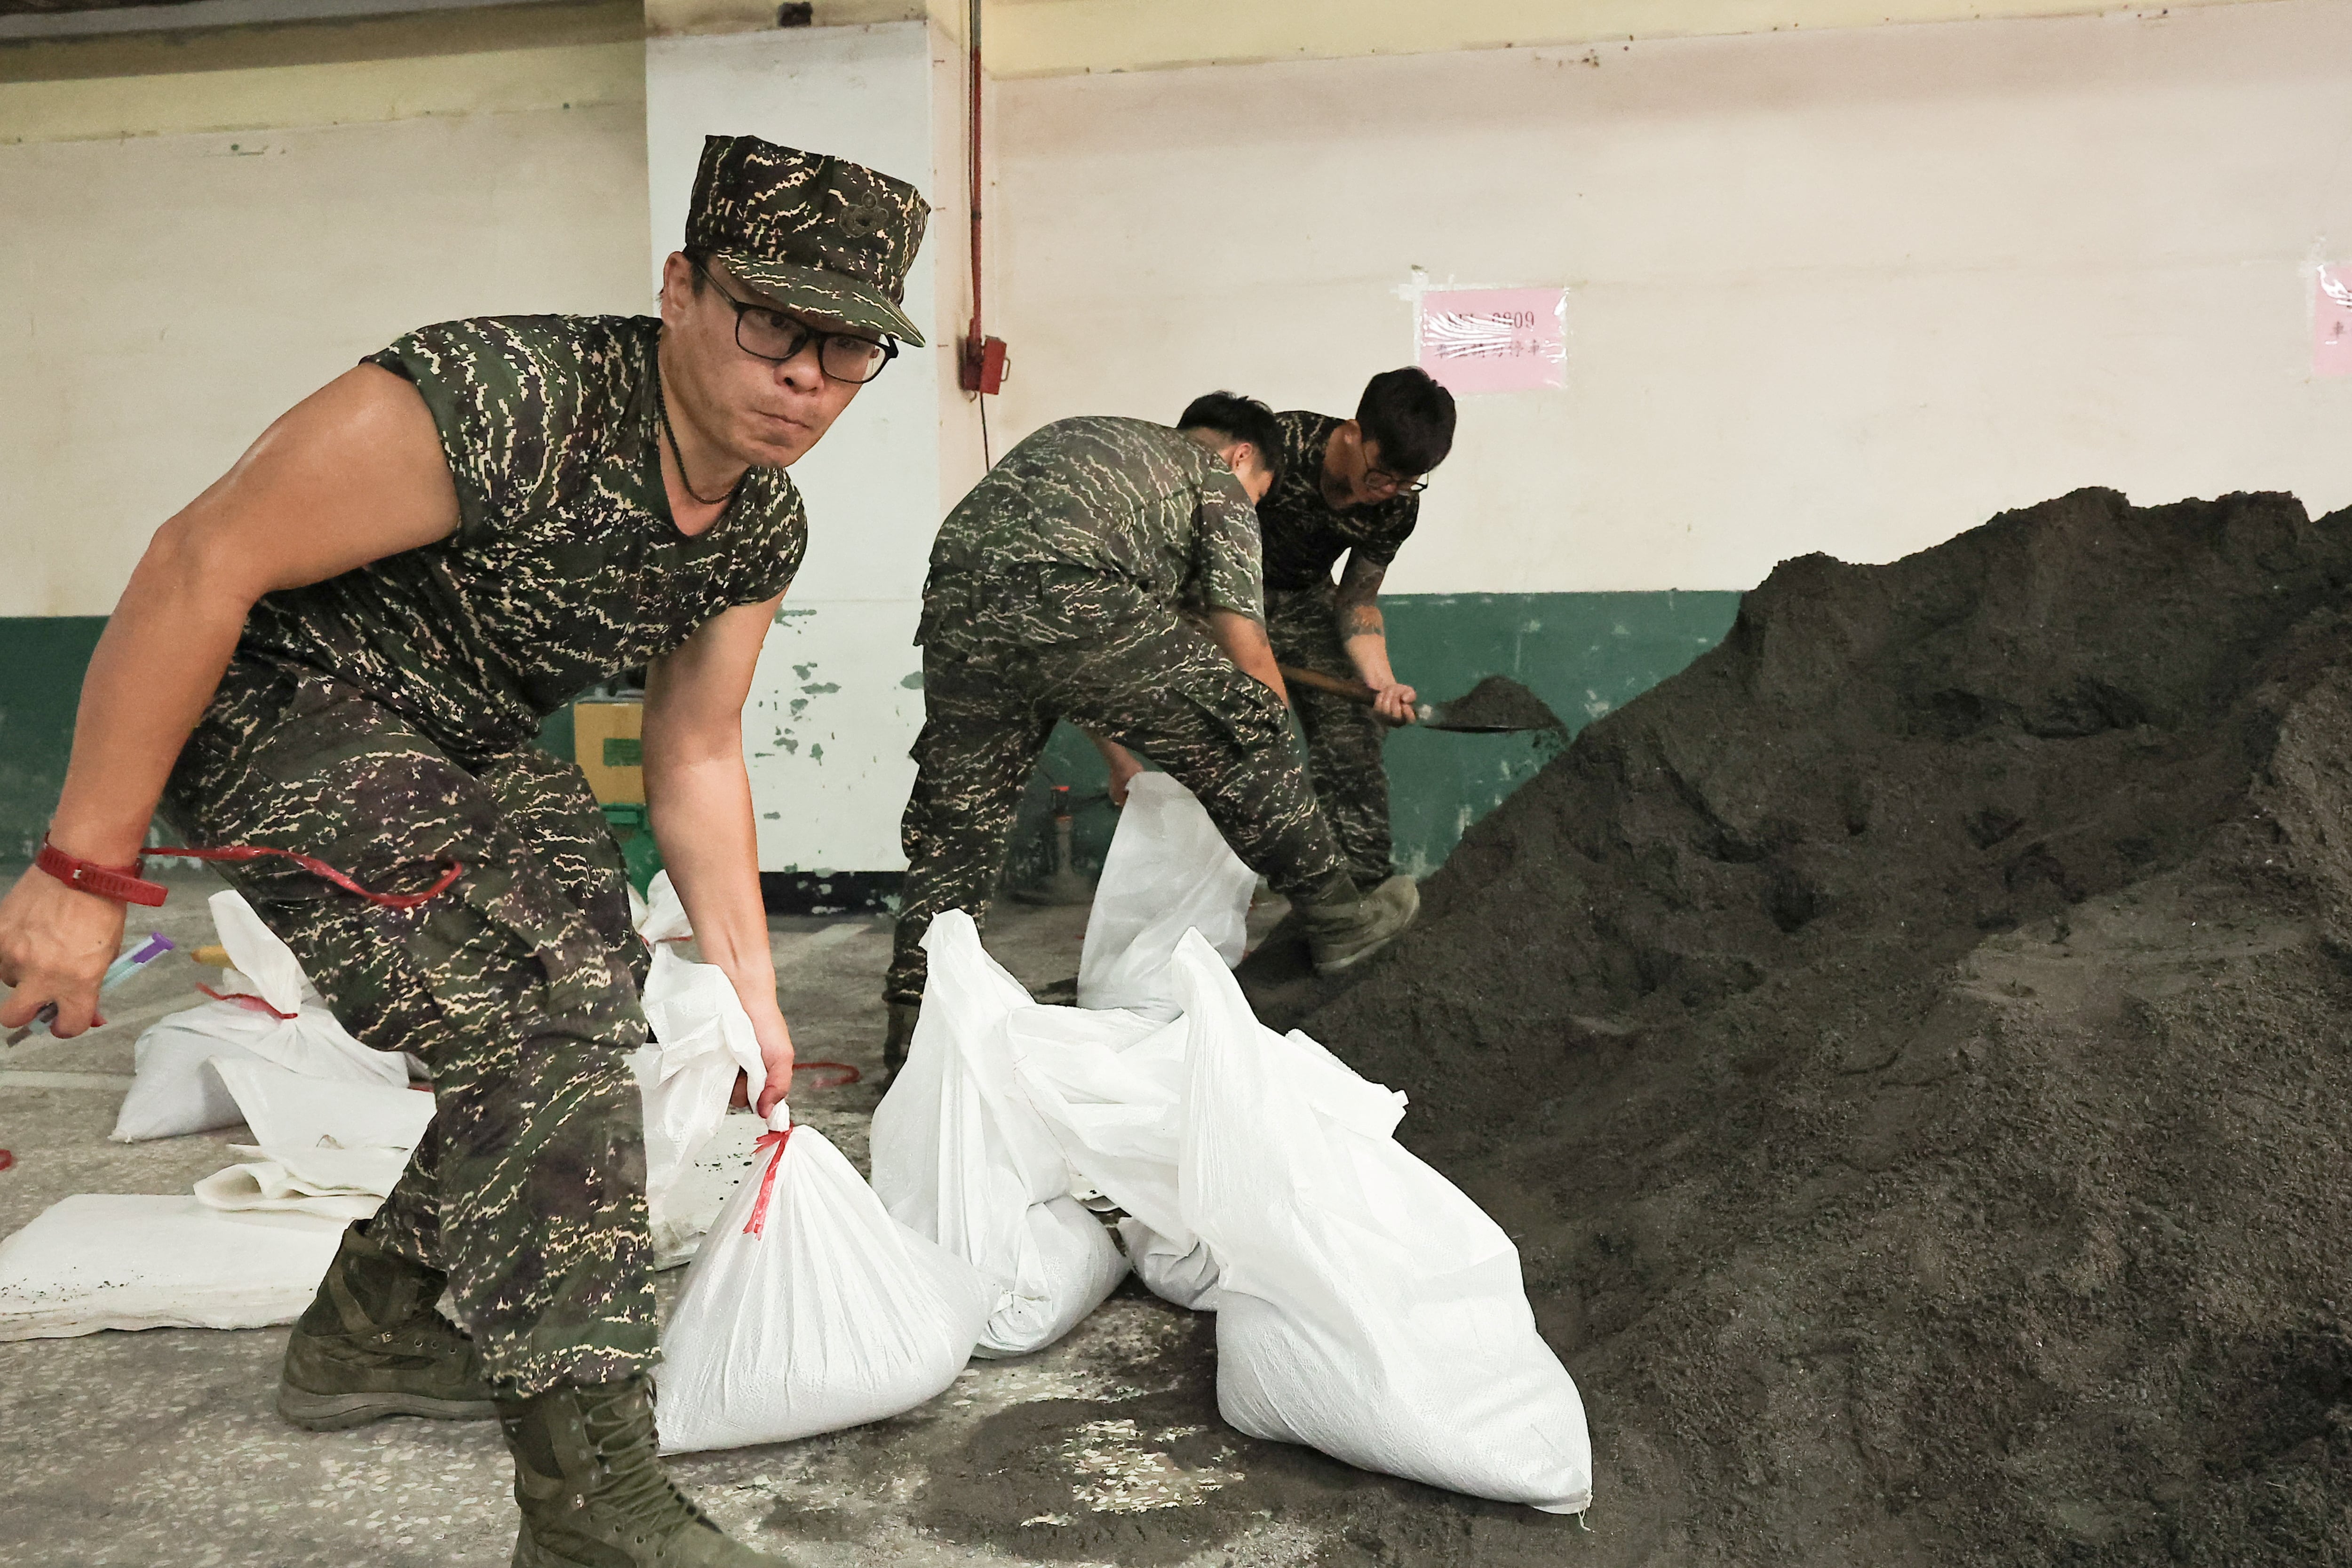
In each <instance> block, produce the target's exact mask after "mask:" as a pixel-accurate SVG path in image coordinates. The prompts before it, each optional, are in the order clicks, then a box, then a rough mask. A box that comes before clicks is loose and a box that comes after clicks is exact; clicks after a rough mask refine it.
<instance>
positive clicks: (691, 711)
mask: <svg viewBox="0 0 2352 1568" xmlns="http://www.w3.org/2000/svg"><path fill="white" fill-rule="evenodd" d="M782 602H783V600H782V595H778V596H777V597H776V598H773V599H771V600H769V601H768V602H767V603H765V604H761V605H739V606H738V607H736V608H734V609H731V610H729V611H727V612H726V613H724V614H723V615H720V616H717V617H715V618H714V619H712V620H709V621H707V622H705V623H704V624H703V625H702V626H700V627H699V628H698V629H697V630H696V632H695V634H694V635H693V636H692V637H688V638H687V640H686V642H685V644H684V645H683V646H681V647H679V648H678V649H677V651H676V652H675V653H672V654H670V655H668V656H667V658H661V659H657V660H656V661H655V662H654V664H653V666H652V668H650V669H648V670H647V671H646V729H645V761H646V805H647V807H648V809H649V812H650V815H651V816H652V818H653V830H654V841H655V842H656V844H658V845H660V846H661V853H662V863H663V864H664V865H665V866H667V868H669V877H670V881H671V882H672V883H673V884H674V885H675V886H676V887H677V896H678V899H679V901H680V902H682V903H683V904H685V906H686V914H687V919H688V921H692V922H693V925H694V936H695V941H696V942H697V943H698V945H699V946H700V947H701V949H702V956H703V959H704V961H705V962H707V963H715V964H717V965H719V968H720V969H721V970H723V971H725V972H726V974H727V978H728V980H729V981H730V983H732V984H733V985H734V987H735V994H736V995H737V996H738V997H739V998H740V1000H741V1001H742V1004H743V1010H744V1012H746V1013H748V1014H749V1015H751V1027H752V1029H753V1031H754V1032H755V1033H756V1034H757V1035H758V1036H759V1037H760V1054H761V1058H762V1059H763V1060H764V1061H765V1062H766V1063H767V1068H768V1087H767V1090H766V1092H765V1093H763V1094H762V1095H761V1097H760V1103H759V1105H758V1107H757V1109H758V1110H759V1111H760V1114H761V1115H762V1116H764V1115H766V1114H767V1113H768V1112H769V1111H770V1110H773V1109H774V1108H775V1102H776V1101H777V1100H782V1099H783V1098H784V1096H785V1095H786V1094H788V1093H790V1092H791V1089H792V1081H793V1036H792V1030H791V1029H790V1028H789V1027H788V1026H786V1025H785V1023H784V1015H783V1012H782V1009H781V1008H779V1007H778V1006H777V1005H776V969H775V963H774V960H773V958H772V956H771V954H770V952H769V949H768V915H767V910H766V909H765V908H764V906H762V904H761V901H760V855H759V844H758V836H757V831H756V828H755V826H754V825H753V821H752V816H751V778H750V776H749V775H748V774H747V773H745V772H744V769H743V702H744V700H745V699H746V698H747V697H749V696H750V695H751V675H752V670H753V668H754V667H755V666H756V665H757V664H758V663H759V660H760V645H761V641H762V640H763V639H764V638H765V637H767V633H768V627H769V626H771V625H772V624H773V623H774V621H775V618H776V606H777V605H780V604H782Z"/></svg>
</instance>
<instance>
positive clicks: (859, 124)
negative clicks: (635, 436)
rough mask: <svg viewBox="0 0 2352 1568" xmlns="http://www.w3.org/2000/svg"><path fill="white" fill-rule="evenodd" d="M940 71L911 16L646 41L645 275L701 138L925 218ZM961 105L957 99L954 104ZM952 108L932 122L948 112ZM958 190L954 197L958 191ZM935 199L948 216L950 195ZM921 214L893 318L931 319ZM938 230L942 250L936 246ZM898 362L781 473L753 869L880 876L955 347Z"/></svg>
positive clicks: (659, 251)
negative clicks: (890, 180)
mask: <svg viewBox="0 0 2352 1568" xmlns="http://www.w3.org/2000/svg"><path fill="white" fill-rule="evenodd" d="M936 85H937V82H936V72H935V69H934V65H933V56H932V47H931V39H930V35H929V31H928V30H927V27H926V26H925V24H923V23H920V22H911V23H902V24H896V25H890V26H871V27H821V28H805V29H793V30H789V31H770V32H761V33H744V34H732V35H720V36H715V37H676V38H657V39H654V40H652V41H650V42H649V43H648V44H647V45H646V146H647V152H648V156H647V168H648V172H649V176H650V181H651V188H652V217H653V265H654V269H655V274H656V275H657V274H658V269H659V266H660V262H661V259H662V258H665V257H667V255H668V254H669V253H670V252H671V251H672V250H674V249H676V248H677V245H678V243H679V241H680V238H681V237H682V236H683V234H684V232H685V226H686V210H687V204H688V198H689V196H690V195H691V192H692V188H693V183H694V173H695V169H696V166H697V163H698V160H699V158H700V156H701V153H702V139H703V137H704V136H705V135H706V134H711V133H727V134H744V133H748V134H751V135H756V136H761V137H764V138H766V139H767V140H769V141H771V142H782V143H783V144H785V145H787V146H793V147H803V148H808V149H811V150H813V151H816V152H824V153H835V154H836V155H838V156H841V157H845V158H849V159H852V160H854V161H856V162H857V163H865V164H866V165H868V166H869V167H871V168H874V169H877V170H879V171H880V172H882V173H884V174H890V175H892V176H895V177H896V178H898V179H902V180H906V181H908V183H910V184H913V185H915V186H916V187H917V188H918V189H919V190H920V191H922V193H923V194H924V195H925V197H926V199H928V200H929V201H930V202H931V203H932V205H934V206H935V207H936V206H939V205H941V202H940V195H939V193H938V191H937V190H936V189H935V188H934V186H935V181H934V178H933V173H932V160H933V156H934V144H933V143H934V122H933V114H934V108H933V101H932V100H933V94H934V91H935V88H936ZM958 103H959V105H960V100H958ZM956 107H957V106H954V105H951V106H950V107H949V108H948V110H946V112H950V113H952V112H955V111H956ZM960 195H961V180H960V179H959V180H958V181H957V182H956V188H955V193H954V196H960ZM948 205H950V207H951V208H952V206H953V205H955V200H954V198H953V197H952V196H951V198H950V202H949V203H948ZM946 216H947V219H948V221H945V222H942V221H940V219H939V218H936V217H935V219H934V222H933V232H932V235H931V237H930V238H929V240H927V241H926V243H925V245H924V247H923V248H922V250H921V252H920V253H919V255H918V257H917V258H916V262H915V266H914V269H913V271H912V272H911V273H910V274H909V275H908V280H907V299H906V305H907V310H908V314H909V315H911V316H912V317H913V318H914V319H915V320H916V321H922V322H932V321H937V320H938V318H939V316H940V309H939V302H938V300H936V298H935V294H936V289H935V274H936V272H937V269H938V267H939V265H940V257H942V256H943V255H948V256H952V255H955V254H960V253H958V252H955V251H953V250H952V245H953V244H954V243H955V242H956V241H957V240H959V239H960V238H961V232H962V231H961V228H959V227H957V226H955V225H954V223H953V222H952V218H953V214H952V212H950V214H948V215H946ZM943 235H944V236H945V237H946V244H945V246H943V243H942V236H943ZM930 335H931V337H932V344H933V346H932V347H931V348H930V349H929V350H910V351H908V352H907V353H903V354H902V355H901V356H900V357H899V359H898V361H897V362H896V363H893V364H892V365H891V366H890V368H889V369H888V370H887V371H886V372H885V373H884V374H882V375H881V376H880V377H879V378H878V379H877V380H876V381H874V382H873V383H871V384H868V385H867V386H866V390H865V391H863V392H861V393H859V394H858V395H857V399H856V402H854V403H853V404H851V405H850V406H849V408H848V410H847V412H845V414H844V415H843V416H842V417H841V420H840V422H839V423H838V424H836V425H835V426H834V427H833V429H832V431H831V432H829V433H828V434H827V435H826V437H825V438H824V442H823V444H822V445H820V446H819V447H817V448H816V450H815V451H814V452H812V453H811V454H809V456H808V457H806V458H803V459H802V460H801V461H800V462H799V463H798V464H796V465H795V466H794V467H793V480H794V482H795V483H797V484H798V485H799V486H800V488H801V489H802V491H803V494H804V495H805V496H806V497H807V500H808V511H809V549H808V558H807V562H806V563H805V564H804V565H803V568H802V570H801V574H800V577H799V580H798V581H797V582H796V583H794V584H793V590H792V594H791V595H790V597H789V598H787V599H786V601H785V605H784V609H783V612H782V615H781V616H779V618H778V621H777V625H776V628H775V630H774V631H772V633H770V634H769V637H768V643H767V647H766V648H765V650H764V651H763V652H762V654H761V660H760V668H759V674H758V677H757V679H756V682H755V684H754V686H753V688H752V693H751V702H750V704H749V705H748V706H747V707H746V709H745V711H744V739H745V742H746V751H747V753H748V756H749V761H750V765H751V787H752V794H753V795H754V797H755V800H756V803H757V807H758V811H759V817H760V822H759V828H760V865H761V869H763V870H769V871H787V870H859V871H872V870H894V869H898V868H902V867H904V866H905V864H906V858H905V857H904V856H903V855H901V854H900V853H899V849H898V817H899V814H900V812H901V811H902V809H903V808H904V806H905V805H906V801H907V793H908V788H909V787H910V786H911V784H913V781H914V764H913V763H911V762H910V761H908V757H907V750H908V747H909V746H910V745H911V744H913V742H914V738H915V733H916V731H918V730H919V728H920V727H921V725H922V691H921V689H920V683H919V679H916V677H917V672H918V671H919V668H920V664H921V660H920V655H919V651H918V650H917V649H916V648H915V647H914V632H915V622H916V618H917V615H918V612H919V608H920V603H921V595H922V585H923V575H924V571H925V567H926V564H927V563H928V560H929V552H930V542H931V536H932V535H933V533H935V532H936V531H938V528H939V521H940V515H941V507H940V495H941V486H942V466H941V465H942V457H941V454H942V450H943V447H945V446H946V445H947V433H946V432H945V431H944V430H943V426H944V425H945V423H946V421H947V419H948V409H949V408H950V404H949V403H947V402H945V401H943V399H942V397H941V392H940V377H941V376H942V375H943V374H945V375H947V376H949V377H950V379H951V378H952V374H953V372H952V368H951V362H950V359H949V357H948V356H949V354H950V353H951V352H952V342H953V340H952V337H951V335H949V334H945V333H932V334H930Z"/></svg>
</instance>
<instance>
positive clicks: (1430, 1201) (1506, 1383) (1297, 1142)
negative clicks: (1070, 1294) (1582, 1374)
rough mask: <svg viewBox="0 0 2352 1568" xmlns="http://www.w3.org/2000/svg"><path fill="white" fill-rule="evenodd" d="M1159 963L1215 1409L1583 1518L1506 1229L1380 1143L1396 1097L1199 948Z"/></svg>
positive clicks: (1579, 1431)
mask: <svg viewBox="0 0 2352 1568" xmlns="http://www.w3.org/2000/svg"><path fill="white" fill-rule="evenodd" d="M1174 968H1175V975H1174V978H1175V982H1176V986H1177V990H1178V992H1179V994H1180V997H1181V1003H1182V1005H1183V1009H1184V1027H1185V1029H1186V1032H1187V1034H1188V1036H1189V1044H1188V1047H1187V1068H1188V1074H1187V1083H1186V1093H1185V1107H1184V1147H1183V1151H1182V1152H1181V1156H1180V1159H1179V1165H1180V1168H1181V1194H1182V1206H1183V1211H1184V1219H1185V1222H1186V1224H1187V1226H1189V1228H1190V1229H1191V1230H1192V1232H1193V1233H1195V1234H1197V1235H1198V1236H1199V1237H1201V1238H1202V1240H1203V1241H1205V1242H1206V1243H1207V1244H1208V1246H1209V1247H1210V1249H1211V1250H1212V1252H1213V1254H1214V1256H1215V1258H1216V1259H1217V1266H1218V1269H1219V1276H1218V1279H1217V1282H1216V1287H1215V1302H1216V1307H1217V1408H1218V1410H1219V1412H1220V1413H1221V1414H1222V1415H1223V1416H1224V1418H1225V1419H1226V1420H1227V1421H1228V1422H1230V1423H1232V1424H1233V1425H1234V1426H1236V1427H1238V1428H1239V1429H1240V1430H1242V1431H1244V1432H1246V1433H1248V1434H1249V1435H1251V1436H1255V1437H1265V1438H1269V1439H1273V1440H1276V1441H1279V1442H1290V1443H1303V1444H1306V1445H1307V1446H1308V1447H1314V1448H1319V1449H1321V1450H1322V1451H1323V1452H1324V1453H1327V1454H1329V1455H1331V1456H1332V1457H1334V1458H1339V1459H1343V1460H1345V1461H1346V1462H1348V1463H1349V1464H1351V1465H1357V1466H1360V1467H1361V1468H1365V1469H1368V1470H1379V1471H1382V1472H1385V1473H1387V1474H1390V1475H1397V1476H1404V1477H1407V1478H1409V1479H1413V1480H1418V1481H1425V1482H1427V1483H1429V1484H1430V1485H1432V1486H1439V1487H1446V1488H1451V1489H1454V1490H1455V1491H1462V1492H1467V1493H1470V1494H1471V1495H1473V1496H1475V1497H1484V1498H1492V1499H1495V1500H1499V1501H1505V1502H1523V1503H1528V1504H1532V1505H1533V1506H1535V1507H1537V1508H1539V1509H1542V1510H1546V1511H1548V1512H1555V1513H1575V1512H1581V1511H1582V1510H1584V1509H1585V1507H1586V1506H1587V1505H1589V1504H1590V1503H1591V1499H1592V1457H1591V1438H1590V1436H1589V1435H1588V1433H1587V1430H1586V1426H1585V1419H1584V1406H1583V1403H1582V1401H1581V1399H1580V1397H1579V1395H1578V1394H1577V1390H1576V1384H1575V1383H1574V1382H1573V1381H1572V1380H1571V1379H1570V1377H1569V1374H1568V1371H1567V1369H1566V1368H1564V1367H1562V1366H1561V1365H1560V1363H1559V1357H1558V1356H1556V1355H1554V1354H1553V1353H1552V1352H1551V1349H1550V1347H1549V1346H1548V1345H1547V1344H1545V1343H1544V1342H1543V1339H1542V1336H1541V1335H1539V1334H1538V1332H1537V1331H1536V1324H1535V1315H1534V1313H1533V1312H1532V1311H1531V1310H1529V1309H1528V1300H1527V1290H1526V1287H1525V1285H1524V1283H1523V1282H1522V1280H1521V1279H1520V1275H1519V1258H1518V1253H1517V1249H1516V1248H1515V1247H1512V1245H1511V1242H1510V1238H1509V1237H1507V1236H1505V1235H1504V1234H1503V1232H1502V1230H1501V1228H1500V1227H1499V1226H1496V1224H1495V1223H1494V1221H1492V1220H1491V1219H1489V1218H1487V1217H1486V1214H1485V1213H1484V1212H1482V1211H1481V1210H1480V1209H1479V1207H1478V1205H1475V1204H1474V1203H1472V1202H1471V1201H1470V1200H1469V1199H1468V1198H1467V1197H1466V1196H1465V1195H1464V1194H1462V1193H1461V1191H1460V1190H1459V1189H1457V1188H1456V1187H1454V1184H1452V1183H1450V1182H1448V1181H1446V1180H1445V1179H1444V1177H1443V1176H1441V1175H1439V1174H1438V1173H1436V1172H1435V1171H1433V1170H1431V1169H1430V1168H1429V1167H1428V1166H1427V1165H1425V1164H1423V1163H1422V1162H1421V1161H1419V1160H1418V1159H1416V1158H1414V1157H1413V1156H1412V1154H1411V1153H1410V1152H1407V1151H1406V1150H1405V1149H1404V1148H1403V1147H1402V1145H1401V1144H1399V1143H1398V1142H1396V1141H1395V1140H1394V1139H1393V1138H1392V1137H1391V1136H1390V1135H1389V1133H1390V1131H1391V1130H1392V1129H1393V1127H1394V1126H1395V1120H1396V1113H1397V1111H1398V1110H1400V1109H1401V1107H1400V1106H1399V1103H1398V1100H1397V1098H1396V1097H1395V1096H1394V1095H1392V1094H1391V1093H1390V1092H1389V1091H1387V1090H1385V1089H1381V1088H1380V1087H1379V1086H1378V1085H1374V1084H1366V1083H1364V1082H1363V1081H1362V1080H1361V1079H1358V1078H1356V1077H1355V1075H1354V1074H1352V1073H1351V1072H1349V1069H1348V1068H1346V1067H1345V1065H1344V1064H1341V1063H1340V1062H1339V1061H1338V1059H1337V1058H1333V1057H1332V1056H1331V1055H1330V1054H1329V1053H1328V1051H1325V1050H1323V1049H1322V1047H1319V1046H1316V1045H1315V1044H1314V1042H1312V1041H1310V1040H1307V1038H1306V1037H1304V1036H1300V1035H1292V1036H1287V1037H1285V1036H1279V1035H1276V1034H1275V1033H1274V1032H1273V1031H1271V1030H1269V1029H1266V1028H1264V1027H1262V1026H1260V1025H1259V1024H1258V1022H1257V1020H1256V1019H1255V1017H1254V1016H1252V1015H1251V1013H1250V1010H1249V1005H1248V1004H1247V1003H1246V1002H1245V1001H1244V999H1243V997H1242V994H1241V988H1240V987H1239V986H1238V985H1236V984H1234V978H1233V976H1232V975H1231V974H1230V973H1227V971H1226V968H1225V966H1224V964H1223V962H1222V960H1221V958H1220V956H1219V955H1218V954H1217V953H1216V952H1213V950H1211V949H1210V947H1209V946H1208V944H1207V943H1205V942H1201V941H1199V940H1197V939H1194V938H1188V939H1187V940H1186V941H1185V942H1183V943H1182V944H1181V945H1180V946H1179V948H1178V951H1177V954H1176V959H1175V965H1174ZM1351 1080H1352V1081H1351Z"/></svg>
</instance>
